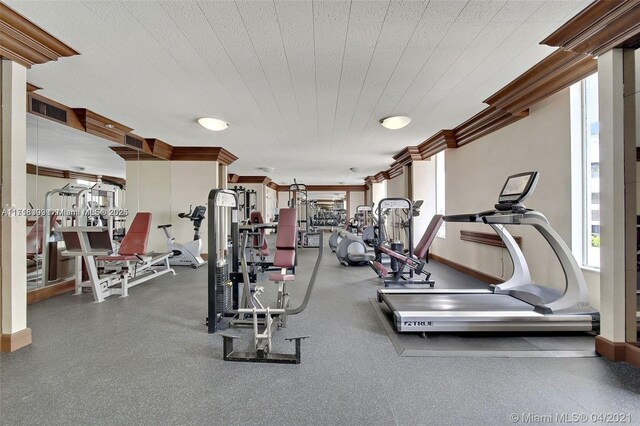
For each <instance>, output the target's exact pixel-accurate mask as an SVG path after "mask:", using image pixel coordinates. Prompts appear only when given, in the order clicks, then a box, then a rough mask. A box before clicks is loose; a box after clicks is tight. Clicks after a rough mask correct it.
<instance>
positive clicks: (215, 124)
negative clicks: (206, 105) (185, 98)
mask: <svg viewBox="0 0 640 426" xmlns="http://www.w3.org/2000/svg"><path fill="white" fill-rule="evenodd" d="M198 123H200V125H201V126H202V127H204V128H205V129H208V130H213V131H214V132H219V131H221V130H224V129H226V128H227V127H229V125H228V124H227V123H226V122H224V121H222V120H219V119H217V118H211V117H202V118H198Z"/></svg>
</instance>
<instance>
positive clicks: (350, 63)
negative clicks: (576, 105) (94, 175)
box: [7, 0, 589, 184]
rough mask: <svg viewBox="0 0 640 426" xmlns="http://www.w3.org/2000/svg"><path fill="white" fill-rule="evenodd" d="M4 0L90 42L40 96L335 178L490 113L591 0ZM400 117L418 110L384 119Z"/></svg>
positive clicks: (286, 178)
mask: <svg viewBox="0 0 640 426" xmlns="http://www.w3.org/2000/svg"><path fill="white" fill-rule="evenodd" d="M7 3H8V4H9V5H10V6H11V7H13V8H15V9H16V10H18V11H19V12H21V13H22V14H24V15H25V16H27V17H28V18H29V19H31V20H33V21H34V22H36V23H37V24H39V25H41V26H42V27H43V28H45V29H46V30H47V31H49V32H51V33H52V34H54V35H56V36H57V37H59V38H60V39H61V40H63V41H65V42H66V43H67V44H69V45H71V46H72V47H73V48H74V49H76V50H78V51H79V52H80V53H81V55H80V56H77V57H73V58H67V59H62V60H60V61H58V62H52V63H48V64H45V65H39V66H36V67H34V68H33V69H32V70H30V71H29V75H28V78H29V81H30V82H31V83H33V84H36V85H38V86H41V87H43V88H44V90H43V91H42V92H41V93H42V94H43V95H45V96H49V97H51V98H53V99H55V100H58V101H60V102H62V103H65V104H67V105H70V106H73V107H86V108H89V109H91V110H94V111H96V112H98V113H100V114H102V115H105V116H107V117H109V118H112V119H113V120H116V121H119V122H122V123H123V124H126V125H127V126H130V127H133V128H134V129H135V132H136V133H137V134H139V135H141V136H144V137H156V138H159V139H162V140H164V141H166V142H169V143H170V144H172V145H202V146H222V147H224V148H226V149H228V150H229V151H231V152H232V153H234V154H235V155H237V156H238V157H239V158H240V159H239V160H238V161H237V162H236V163H234V164H233V165H231V167H230V171H233V172H235V173H238V174H241V175H260V174H264V173H263V172H261V171H260V170H258V167H261V166H270V167H275V168H276V171H275V172H274V173H271V174H270V177H272V178H273V179H274V180H275V181H277V182H291V181H292V180H293V178H294V177H295V178H297V179H298V181H299V182H305V183H309V184H322V183H328V184H335V183H338V182H340V181H343V182H347V183H361V182H362V178H363V177H364V176H366V175H368V174H372V173H375V172H378V171H380V170H385V169H386V168H388V166H389V164H390V163H391V162H392V161H393V160H392V158H391V156H392V155H393V154H395V153H396V152H398V151H399V150H400V149H402V148H403V147H405V146H407V145H416V144H419V143H420V142H422V141H423V140H424V139H426V138H427V137H429V136H431V135H432V134H434V133H435V132H437V131H438V130H440V129H443V128H451V127H453V126H455V125H457V124H460V123H461V122H462V121H463V120H465V119H467V118H469V117H470V116H471V115H473V114H475V113H477V112H479V111H480V110H481V109H483V108H484V105H483V104H482V101H483V100H484V99H485V98H487V97H488V96H489V95H491V94H493V93H494V92H495V91H496V90H498V89H499V88H501V87H502V86H503V85H505V84H506V83H508V82H509V81H511V80H512V79H513V78H515V77H517V76H518V75H519V74H521V73H522V72H523V71H525V70H526V69H528V68H529V67H531V66H532V65H534V64H535V63H536V62H538V61H539V60H540V59H542V58H543V57H545V56H547V55H548V54H549V53H550V52H551V51H552V50H553V49H551V48H549V47H546V46H540V45H538V43H539V41H540V40H541V39H543V38H544V37H545V36H546V35H548V34H549V33H551V32H552V31H553V30H554V29H556V28H557V27H559V26H560V25H561V24H562V23H564V22H566V21H567V20H568V19H569V18H571V17H572V16H574V15H575V14H576V13H577V12H579V11H580V10H581V9H583V8H584V7H586V5H587V4H588V3H589V1H588V0H553V1H543V0H511V1H504V0H499V1H498V0H470V1H460V0H431V1H424V2H419V1H391V2H389V1H353V2H344V1H313V2H310V1H275V2H273V1H254V2H250V1H236V2H233V1H199V2H195V1H163V2H155V1H154V2H151V1H131V2H112V1H108V2H107V1H105V2H97V1H87V2H79V1H69V2H65V1H55V2H47V1H42V2H40V1H25V0H20V1H16V0H12V1H7ZM396 114H403V115H409V116H410V117H412V119H413V121H412V122H411V124H410V125H409V126H408V127H406V128H405V129H403V130H396V131H391V130H387V129H384V128H382V127H381V126H380V125H379V124H378V121H379V120H380V119H381V118H383V117H386V116H389V115H396ZM201 116H212V117H219V118H223V119H225V120H226V121H228V122H229V123H230V127H229V129H227V130H226V131H224V132H217V133H213V132H209V131H207V130H205V129H203V128H201V127H200V126H199V125H197V124H196V122H195V120H196V118H197V117H201ZM354 166H357V167H360V168H361V169H362V172H361V173H358V174H354V173H352V172H350V171H349V170H348V169H349V168H350V167H354Z"/></svg>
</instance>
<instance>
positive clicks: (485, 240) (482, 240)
mask: <svg viewBox="0 0 640 426" xmlns="http://www.w3.org/2000/svg"><path fill="white" fill-rule="evenodd" d="M460 239H461V240H462V241H469V242H472V243H477V244H484V245H487V246H494V247H502V248H506V247H507V246H505V245H504V242H503V241H502V238H500V237H499V236H498V234H492V233H489V232H477V231H465V230H460ZM513 239H514V240H515V241H516V243H518V246H520V247H522V237H516V236H513Z"/></svg>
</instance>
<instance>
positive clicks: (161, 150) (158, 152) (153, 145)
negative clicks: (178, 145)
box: [145, 138, 173, 160]
mask: <svg viewBox="0 0 640 426" xmlns="http://www.w3.org/2000/svg"><path fill="white" fill-rule="evenodd" d="M145 140H146V142H147V145H148V146H149V149H150V150H151V154H153V155H155V156H156V157H160V158H164V159H165V160H169V159H171V153H172V152H173V146H171V145H169V144H168V143H166V142H163V141H161V140H160V139H153V138H147V139H145Z"/></svg>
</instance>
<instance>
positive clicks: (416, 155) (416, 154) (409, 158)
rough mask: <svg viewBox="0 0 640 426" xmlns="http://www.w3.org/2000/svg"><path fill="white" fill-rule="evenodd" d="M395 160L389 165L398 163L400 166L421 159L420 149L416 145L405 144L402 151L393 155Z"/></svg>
mask: <svg viewBox="0 0 640 426" xmlns="http://www.w3.org/2000/svg"><path fill="white" fill-rule="evenodd" d="M393 159H394V160H395V162H394V163H393V164H392V165H391V166H392V167H393V165H394V164H396V163H398V164H400V165H401V166H406V165H408V164H411V163H412V162H413V161H420V160H422V156H421V155H420V149H418V147H417V146H406V147H405V148H404V149H403V150H402V151H400V152H399V153H397V154H396V155H394V156H393Z"/></svg>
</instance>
